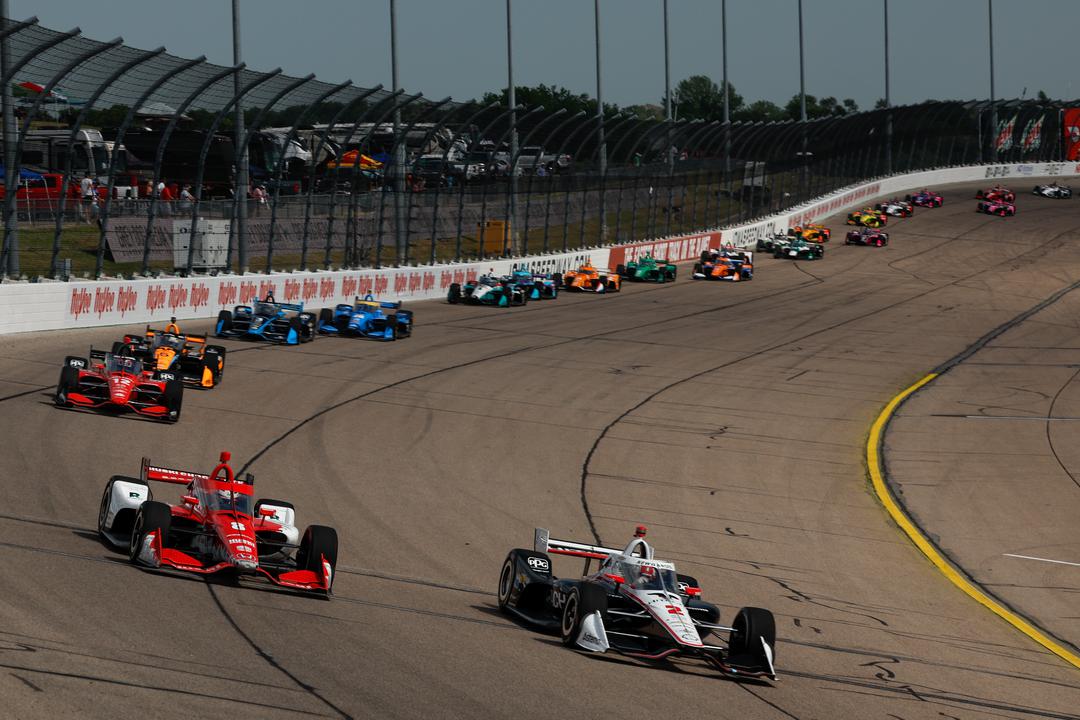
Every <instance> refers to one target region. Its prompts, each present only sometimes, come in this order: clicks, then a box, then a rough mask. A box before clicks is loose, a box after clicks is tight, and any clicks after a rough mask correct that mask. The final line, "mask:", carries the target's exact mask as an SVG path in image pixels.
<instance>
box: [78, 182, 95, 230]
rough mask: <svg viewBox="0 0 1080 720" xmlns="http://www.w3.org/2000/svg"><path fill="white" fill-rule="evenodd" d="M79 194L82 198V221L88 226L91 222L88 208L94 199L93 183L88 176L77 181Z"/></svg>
mask: <svg viewBox="0 0 1080 720" xmlns="http://www.w3.org/2000/svg"><path fill="white" fill-rule="evenodd" d="M79 194H80V195H81V196H82V214H83V221H84V222H85V223H86V224H87V225H89V224H90V222H91V216H90V206H91V202H92V201H93V199H94V181H93V180H91V179H90V176H89V175H83V176H82V180H80V181H79Z"/></svg>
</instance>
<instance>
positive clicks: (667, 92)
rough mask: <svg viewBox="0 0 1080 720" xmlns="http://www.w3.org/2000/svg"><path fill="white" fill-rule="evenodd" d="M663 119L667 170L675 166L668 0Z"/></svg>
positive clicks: (665, 3) (665, 22) (665, 20)
mask: <svg viewBox="0 0 1080 720" xmlns="http://www.w3.org/2000/svg"><path fill="white" fill-rule="evenodd" d="M664 119H665V120H667V121H668V133H667V135H666V139H665V140H664V142H665V143H666V145H667V147H665V148H664V152H665V154H667V161H668V168H669V169H671V168H674V166H675V153H674V152H673V151H672V149H671V125H670V123H671V38H670V36H669V35H668V0H664Z"/></svg>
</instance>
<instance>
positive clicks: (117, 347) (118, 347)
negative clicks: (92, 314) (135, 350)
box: [109, 340, 126, 355]
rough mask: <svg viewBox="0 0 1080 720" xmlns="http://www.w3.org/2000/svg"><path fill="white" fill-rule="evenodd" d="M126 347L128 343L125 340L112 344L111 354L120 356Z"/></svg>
mask: <svg viewBox="0 0 1080 720" xmlns="http://www.w3.org/2000/svg"><path fill="white" fill-rule="evenodd" d="M124 345H126V343H125V342H124V341H123V340H117V341H116V342H114V343H113V344H112V350H110V351H109V352H111V353H112V354H113V355H119V354H120V353H121V351H123V349H124Z"/></svg>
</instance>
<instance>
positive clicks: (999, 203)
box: [975, 200, 1016, 217]
mask: <svg viewBox="0 0 1080 720" xmlns="http://www.w3.org/2000/svg"><path fill="white" fill-rule="evenodd" d="M975 212H981V213H986V214H987V215H997V216H998V217H1006V216H1011V215H1015V214H1016V206H1015V205H1013V204H1012V203H1011V202H1005V201H1003V200H983V201H982V202H980V203H979V204H978V206H977V207H976V208H975Z"/></svg>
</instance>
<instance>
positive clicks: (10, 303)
mask: <svg viewBox="0 0 1080 720" xmlns="http://www.w3.org/2000/svg"><path fill="white" fill-rule="evenodd" d="M1077 175H1080V164H1078V163H1028V164H1024V163H1020V164H1010V165H974V166H965V167H953V168H942V169H937V170H927V171H923V172H916V173H909V174H904V175H895V176H891V177H887V178H880V179H876V180H873V181H870V182H866V183H862V184H859V185H853V186H850V187H847V188H843V189H841V190H838V191H836V192H833V193H829V194H827V195H824V196H822V197H820V198H817V199H816V200H814V201H812V202H809V203H806V204H805V205H802V206H798V207H794V208H790V209H788V210H785V211H784V212H782V213H777V214H775V215H771V216H768V217H764V218H760V219H758V220H756V221H754V222H751V223H747V224H743V225H736V226H731V227H725V228H720V229H714V230H710V231H706V232H701V233H693V234H688V235H678V236H672V237H667V238H661V239H659V240H652V241H647V242H637V243H626V244H619V245H611V246H607V247H599V248H591V249H584V250H579V251H574V252H566V253H554V254H545V255H530V256H525V257H519V258H509V259H498V260H490V261H480V262H470V263H448V264H442V265H427V266H421V267H397V268H383V269H363V270H342V271H296V272H280V273H270V274H247V275H216V276H198V277H186V278H182V277H160V278H145V279H136V280H101V281H82V282H38V283H5V284H3V285H0V334H7V333H15V332H27V331H34V330H56V329H65V328H79V327H94V326H102V325H116V324H122V323H141V322H154V321H160V320H163V319H167V318H169V317H174V316H175V317H176V318H178V319H199V318H213V317H216V315H217V313H218V311H219V310H222V309H228V308H231V307H232V306H233V305H236V304H240V303H246V302H249V301H251V300H253V299H255V298H257V297H263V296H265V295H266V294H267V292H272V293H273V294H274V296H275V297H276V298H277V299H278V300H281V301H284V302H303V303H304V304H305V306H308V307H312V308H320V307H327V306H332V305H334V304H336V303H339V302H350V301H351V300H352V299H353V297H354V296H356V295H364V294H367V293H371V294H373V295H374V296H375V297H376V298H382V299H394V300H400V299H404V300H424V299H432V298H440V297H444V296H445V295H446V291H447V288H448V287H449V286H450V283H452V282H464V281H465V280H468V279H471V278H475V277H477V276H478V275H481V274H483V273H485V272H494V273H497V274H505V273H509V272H510V271H511V270H512V269H515V268H529V269H532V270H535V271H538V272H555V271H564V270H566V269H568V268H572V267H576V266H578V265H580V264H581V263H584V262H586V261H588V262H591V263H593V264H594V265H596V266H598V267H614V266H615V265H617V264H619V263H623V262H625V261H626V260H629V259H633V258H634V257H637V256H639V255H641V254H645V253H651V254H654V255H657V256H662V257H666V258H668V259H670V260H672V261H674V262H682V261H686V260H691V259H694V258H696V257H698V256H699V255H700V253H701V251H702V250H703V249H705V248H707V247H718V246H720V245H721V244H727V243H731V244H734V245H736V246H738V247H751V246H753V245H754V244H755V243H756V242H757V239H758V238H760V237H764V236H766V235H768V234H770V233H773V232H782V231H784V230H786V229H787V228H788V227H790V226H791V225H793V224H798V223H807V222H811V221H814V220H817V219H820V218H823V217H825V216H828V215H831V214H833V213H836V212H841V211H843V210H846V209H849V208H852V207H856V206H858V205H861V204H865V203H867V202H869V201H870V200H872V199H874V198H877V197H882V196H890V195H896V194H899V193H902V192H903V191H905V190H909V189H912V188H919V187H934V186H940V185H944V184H951V183H958V182H970V181H975V180H982V179H986V180H988V181H994V182H996V181H999V180H1002V179H1009V180H1012V181H1014V182H1015V181H1017V180H1020V179H1023V178H1035V177H1055V176H1060V177H1074V176H1077Z"/></svg>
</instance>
